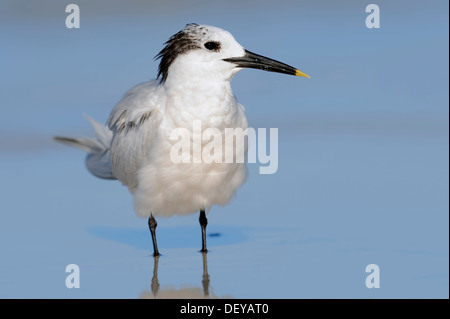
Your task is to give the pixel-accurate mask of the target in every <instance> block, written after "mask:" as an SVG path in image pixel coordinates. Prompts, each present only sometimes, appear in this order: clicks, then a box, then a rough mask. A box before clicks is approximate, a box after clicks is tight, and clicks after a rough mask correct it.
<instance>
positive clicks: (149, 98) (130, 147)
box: [55, 23, 309, 256]
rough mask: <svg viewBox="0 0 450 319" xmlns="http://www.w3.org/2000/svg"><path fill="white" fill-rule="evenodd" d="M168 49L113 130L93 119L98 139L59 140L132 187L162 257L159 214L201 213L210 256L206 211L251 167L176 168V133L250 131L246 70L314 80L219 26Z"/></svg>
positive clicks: (200, 29)
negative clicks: (243, 90)
mask: <svg viewBox="0 0 450 319" xmlns="http://www.w3.org/2000/svg"><path fill="white" fill-rule="evenodd" d="M164 45H165V46H164V48H163V49H162V50H161V51H160V52H159V53H158V54H157V55H156V57H155V59H160V63H159V68H158V74H157V77H156V79H155V80H152V81H150V82H145V83H142V84H139V85H137V86H135V87H133V88H131V89H130V90H129V91H128V92H127V93H125V95H124V96H123V98H122V99H121V100H120V101H119V102H118V104H117V105H116V106H115V107H114V109H113V110H112V112H111V114H110V116H109V119H108V120H107V123H106V125H103V124H100V123H98V122H96V121H95V120H93V119H91V118H89V117H87V118H88V120H89V121H90V122H91V124H92V126H93V127H94V130H95V133H96V137H95V138H86V137H78V138H68V137H55V140H56V141H58V142H62V143H64V144H68V145H70V146H74V147H77V148H79V149H81V150H84V151H86V152H87V153H88V154H87V157H86V166H87V168H88V170H89V171H90V172H91V173H92V174H93V175H95V176H97V177H99V178H103V179H112V180H116V179H117V180H119V181H120V182H122V184H124V185H125V186H127V187H128V190H129V191H130V193H131V194H132V195H133V200H134V208H135V211H136V213H137V214H138V215H139V216H141V217H145V218H148V226H149V229H150V234H151V237H152V242H153V255H154V256H159V251H158V246H157V242H156V232H155V231H156V226H157V222H156V219H155V216H156V217H158V216H166V217H169V216H173V215H187V214H192V213H195V212H199V211H200V218H199V222H200V225H201V231H202V249H201V251H202V252H206V251H207V248H206V225H207V223H208V220H207V218H206V212H208V211H209V210H210V209H211V207H212V206H213V205H221V206H223V205H226V204H227V203H228V202H230V200H231V199H232V197H233V196H234V195H235V193H236V190H237V189H238V188H239V187H240V186H241V185H242V184H243V183H244V181H245V179H246V177H247V168H246V165H245V163H237V162H233V163H216V162H213V163H205V162H201V163H185V162H182V163H175V162H174V161H173V160H172V159H171V156H170V153H171V151H172V150H173V146H174V144H175V143H176V142H177V141H176V140H174V139H173V138H171V137H172V135H173V131H174V129H177V128H184V129H187V130H189V132H190V134H191V138H192V134H194V132H192V130H193V129H192V123H193V121H201V123H202V127H203V128H214V129H215V132H217V131H218V132H224V130H225V129H226V128H242V129H246V128H247V127H248V123H247V118H246V115H245V111H244V108H243V106H242V105H241V104H239V103H238V102H237V100H236V98H235V96H234V95H233V92H232V90H231V79H232V78H233V76H234V75H235V74H236V73H237V72H239V71H240V70H242V69H244V68H253V69H260V70H264V71H270V72H278V73H285V74H289V75H296V76H302V77H309V76H308V75H306V74H305V73H303V72H301V71H299V70H298V69H296V68H294V67H292V66H289V65H287V64H284V63H282V62H279V61H276V60H273V59H269V58H267V57H264V56H261V55H258V54H255V53H253V52H250V51H248V50H246V49H244V47H242V46H241V45H240V44H239V43H238V42H237V41H236V40H235V39H234V37H233V36H232V35H231V34H230V33H229V32H228V31H225V30H223V29H220V28H217V27H214V26H209V25H199V24H195V23H191V24H187V25H186V27H185V28H183V29H182V30H181V31H179V32H178V33H176V34H174V35H173V36H172V37H170V38H169V40H168V41H167V42H166V43H164ZM202 143H206V141H203V140H202ZM244 152H246V149H245V150H244Z"/></svg>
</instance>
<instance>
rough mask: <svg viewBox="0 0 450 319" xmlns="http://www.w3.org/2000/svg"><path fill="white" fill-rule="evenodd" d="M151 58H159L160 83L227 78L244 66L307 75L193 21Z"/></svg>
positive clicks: (225, 33)
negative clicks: (175, 79) (245, 47)
mask: <svg viewBox="0 0 450 319" xmlns="http://www.w3.org/2000/svg"><path fill="white" fill-rule="evenodd" d="M155 58H156V59H161V61H160V64H159V69H158V78H159V79H160V82H161V83H164V82H165V81H166V80H167V79H168V78H169V77H172V76H173V77H182V78H183V80H184V78H186V79H191V80H194V79H196V78H201V79H203V80H208V79H211V80H213V79H217V78H219V79H221V80H227V81H229V80H231V78H232V77H233V76H234V75H235V74H236V73H237V72H238V71H240V70H242V69H244V68H254V69H260V70H264V71H270V72H278V73H285V74H290V75H297V76H303V77H309V76H308V75H306V74H305V73H303V72H301V71H299V70H298V69H296V68H294V67H292V66H289V65H287V64H285V63H282V62H279V61H276V60H273V59H270V58H267V57H264V56H262V55H258V54H256V53H253V52H250V51H248V50H246V49H244V48H243V47H242V46H241V45H240V44H239V43H238V42H237V41H236V40H235V39H234V37H233V36H232V35H231V33H229V32H228V31H225V30H223V29H220V28H217V27H213V26H209V25H199V24H195V23H192V24H188V25H186V27H185V28H184V29H182V30H181V31H179V32H178V33H176V34H174V35H173V36H172V37H170V39H169V40H168V41H167V42H166V43H165V47H164V48H163V49H162V50H161V51H160V52H159V53H158V55H157V56H156V57H155Z"/></svg>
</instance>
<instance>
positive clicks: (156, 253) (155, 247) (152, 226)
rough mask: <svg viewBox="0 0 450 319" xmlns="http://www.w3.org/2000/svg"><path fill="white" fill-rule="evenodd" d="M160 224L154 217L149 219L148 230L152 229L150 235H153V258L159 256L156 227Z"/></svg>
mask: <svg viewBox="0 0 450 319" xmlns="http://www.w3.org/2000/svg"><path fill="white" fill-rule="evenodd" d="M157 225H158V223H157V222H156V220H155V218H154V217H153V215H151V216H150V218H149V219H148V228H150V233H151V234H152V240H153V256H159V251H158V245H157V244H156V226H157Z"/></svg>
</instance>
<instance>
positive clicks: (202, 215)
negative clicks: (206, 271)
mask: <svg viewBox="0 0 450 319" xmlns="http://www.w3.org/2000/svg"><path fill="white" fill-rule="evenodd" d="M198 220H199V222H200V226H202V250H200V251H201V252H202V253H206V252H207V251H208V250H207V249H206V225H208V220H207V219H206V214H205V210H204V209H202V210H201V211H200V218H199V219H198Z"/></svg>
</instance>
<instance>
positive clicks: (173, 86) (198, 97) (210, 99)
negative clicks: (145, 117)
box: [164, 76, 238, 127]
mask: <svg viewBox="0 0 450 319" xmlns="http://www.w3.org/2000/svg"><path fill="white" fill-rule="evenodd" d="M164 89H165V91H166V94H165V112H167V113H169V114H171V116H170V118H172V119H174V121H177V122H178V123H173V124H174V125H175V126H180V127H184V126H185V125H189V126H191V125H192V121H193V120H201V121H202V125H206V126H208V127H210V126H214V127H218V126H219V127H220V126H222V125H224V122H227V121H228V120H227V119H228V118H229V117H230V116H231V117H233V116H234V115H235V114H236V113H237V112H238V110H237V108H238V104H237V102H236V100H235V98H234V95H233V92H232V90H231V83H230V81H223V80H222V81H217V80H211V79H209V80H208V79H202V78H194V79H190V80H187V79H185V80H183V77H182V76H180V77H170V76H169V77H168V78H167V81H166V82H165V83H164ZM215 123H216V124H215Z"/></svg>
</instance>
